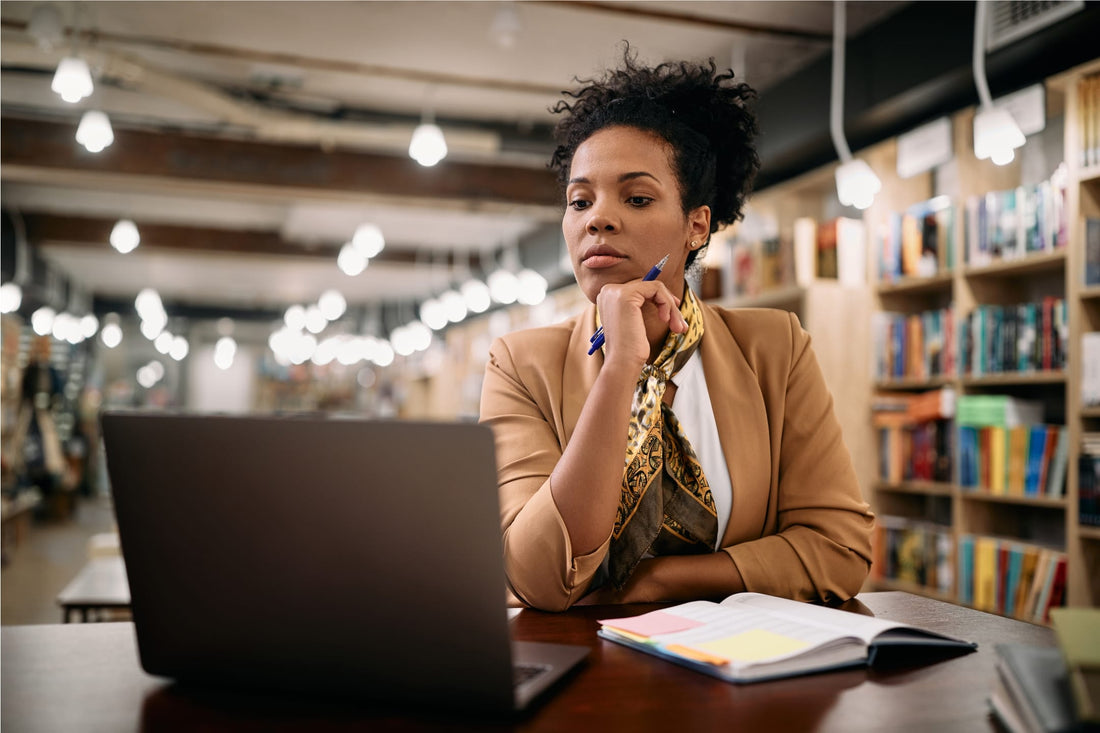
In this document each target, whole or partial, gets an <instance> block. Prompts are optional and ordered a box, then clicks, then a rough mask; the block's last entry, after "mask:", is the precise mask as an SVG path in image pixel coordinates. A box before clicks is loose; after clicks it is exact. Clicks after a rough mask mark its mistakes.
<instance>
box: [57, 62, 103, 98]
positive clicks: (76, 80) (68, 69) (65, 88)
mask: <svg viewBox="0 0 1100 733" xmlns="http://www.w3.org/2000/svg"><path fill="white" fill-rule="evenodd" d="M50 89H52V90H54V91H55V92H57V93H58V94H59V95H61V98H62V99H64V100H65V101H66V102H69V103H75V102H79V101H80V100H81V99H84V97H87V96H89V95H90V94H91V93H92V89H93V87H92V73H91V72H90V71H89V70H88V64H87V63H85V61H84V59H82V58H77V57H76V56H66V57H65V58H63V59H61V63H59V64H58V65H57V71H55V72H54V75H53V81H52V82H51V83H50Z"/></svg>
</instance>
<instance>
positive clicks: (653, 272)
mask: <svg viewBox="0 0 1100 733" xmlns="http://www.w3.org/2000/svg"><path fill="white" fill-rule="evenodd" d="M667 262H668V255H665V256H664V257H662V258H661V261H660V262H658V263H657V264H656V265H654V266H653V267H651V268H649V272H647V273H646V274H645V277H643V278H642V282H649V281H651V280H656V279H657V276H658V275H660V274H661V269H662V268H663V267H664V266H665V263H667ZM588 341H589V342H590V343H591V344H592V347H591V348H590V349H588V355H589V356H592V355H593V354H595V353H596V352H597V351H598V350H599V349H600V348H601V347H602V346H603V326H600V327H599V328H597V329H596V333H594V334H592V336H591V337H589V339H588Z"/></svg>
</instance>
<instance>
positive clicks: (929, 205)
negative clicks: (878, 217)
mask: <svg viewBox="0 0 1100 733" xmlns="http://www.w3.org/2000/svg"><path fill="white" fill-rule="evenodd" d="M877 253H878V278H879V280H880V281H881V282H893V281H895V280H899V279H901V278H903V277H931V276H933V275H935V274H937V273H941V272H948V271H950V270H951V268H952V267H953V266H954V263H955V208H954V206H952V204H951V199H950V198H948V197H947V196H937V197H936V198H934V199H929V200H928V201H921V202H919V203H916V204H913V205H912V206H910V207H909V208H908V209H906V210H905V211H904V212H893V213H892V214H891V215H890V218H889V221H888V223H887V225H886V226H884V227H883V228H882V230H881V231H880V232H879V234H878V243H877Z"/></svg>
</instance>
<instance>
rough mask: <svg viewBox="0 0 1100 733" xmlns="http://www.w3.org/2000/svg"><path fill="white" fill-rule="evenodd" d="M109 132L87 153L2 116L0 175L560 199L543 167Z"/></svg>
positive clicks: (504, 202) (521, 202)
mask: <svg viewBox="0 0 1100 733" xmlns="http://www.w3.org/2000/svg"><path fill="white" fill-rule="evenodd" d="M114 132H115V141H114V144H113V145H111V146H110V147H109V148H107V149H106V150H104V151H103V152H101V153H98V154H92V153H89V152H87V151H85V150H84V149H83V148H82V147H81V146H80V145H78V144H77V143H76V142H75V140H74V133H75V125H73V124H69V123H62V122H50V121H44V120H28V119H21V118H15V117H3V118H2V120H0V162H2V164H3V165H4V167H5V178H6V179H8V180H21V179H22V180H32V179H33V178H34V177H35V176H34V175H33V174H31V173H28V171H35V170H38V171H71V172H80V173H103V174H124V175H127V176H135V177H141V178H147V179H162V180H163V179H170V180H177V181H188V182H195V183H198V182H202V183H211V184H223V185H224V184H228V185H234V186H241V187H248V188H252V189H266V190H268V191H285V193H287V194H290V193H291V192H295V193H299V194H300V193H301V192H303V191H309V190H312V191H313V192H314V193H315V194H316V193H319V192H320V193H326V194H342V195H343V196H345V197H349V198H354V197H380V198H385V199H391V200H404V201H406V202H408V201H410V200H411V201H416V200H419V201H422V202H429V201H433V200H435V201H441V202H445V203H449V204H450V205H455V204H458V205H462V206H466V207H474V208H476V207H478V206H482V207H486V208H500V207H504V208H510V207H515V206H537V207H550V206H554V207H557V206H560V194H559V191H558V184H557V181H556V180H555V177H554V174H553V173H551V172H550V171H549V170H539V169H533V168H522V167H517V166H507V165H499V166H498V165H483V164H476V163H462V162H449V161H443V162H442V163H440V164H439V165H437V166H435V167H433V168H424V167H422V166H420V165H419V164H418V163H416V162H415V161H413V160H412V159H410V158H407V157H405V156H394V155H379V154H374V153H365V152H359V151H350V150H330V151H326V150H320V149H316V148H312V147H307V146H293V145H276V144H271V143H258V142H253V141H249V140H237V139H227V138H217V137H210V136H198V135H183V134H179V133H171V132H169V133H164V132H157V133H154V132H148V131H145V130H133V129H125V128H116V129H115V131H114Z"/></svg>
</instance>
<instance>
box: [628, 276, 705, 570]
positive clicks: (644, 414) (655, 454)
mask: <svg viewBox="0 0 1100 733" xmlns="http://www.w3.org/2000/svg"><path fill="white" fill-rule="evenodd" d="M685 292H686V295H685V297H684V300H683V302H682V303H681V305H680V313H681V314H682V315H683V316H684V320H685V321H687V324H688V329H687V331H686V332H685V333H675V332H673V331H669V333H668V338H667V339H666V340H665V345H664V347H663V348H662V349H661V353H660V354H659V355H658V356H657V358H656V359H655V360H654V362H653V363H652V364H646V365H645V367H643V368H642V374H641V377H640V379H639V380H638V386H637V387H636V388H635V390H634V403H633V405H632V407H631V416H630V427H629V432H628V433H627V445H626V468H625V470H624V472H623V485H622V493H621V494H620V497H619V511H618V513H617V514H616V516H615V529H614V531H613V533H612V535H611V549H610V562H609V568H608V569H609V572H610V577H611V582H612V583H613V584H614V586H615V587H616V588H619V589H621V588H622V587H623V586H624V585H625V584H626V581H627V580H628V579H629V578H630V574H631V573H633V572H634V568H635V567H636V566H637V564H638V562H639V561H640V560H641V559H642V558H643V557H645V555H646V554H647V553H650V554H653V555H686V554H692V553H702V552H708V551H711V550H713V549H714V543H715V540H716V538H717V534H718V517H717V512H716V510H715V508H714V499H713V497H712V496H711V492H710V486H709V485H708V484H707V479H706V477H705V476H704V475H703V467H702V466H701V465H700V464H699V459H698V457H697V456H696V455H695V451H694V450H693V449H692V447H691V444H690V443H689V442H688V439H687V437H686V436H685V435H684V432H683V430H682V429H681V428H680V422H679V421H678V420H677V419H676V416H675V415H674V414H673V412H672V409H671V408H670V407H668V406H667V405H665V404H664V395H665V385H666V384H667V382H668V380H669V379H671V378H672V376H673V375H674V374H676V373H677V372H678V371H679V370H680V368H681V367H682V366H683V365H684V364H686V363H687V361H688V359H689V358H690V357H691V355H692V354H693V353H695V350H696V349H697V348H699V340H700V339H701V338H702V336H703V313H702V311H701V310H700V308H699V303H698V301H697V300H696V299H695V296H694V294H692V292H691V289H690V288H687V289H686V290H685Z"/></svg>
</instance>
